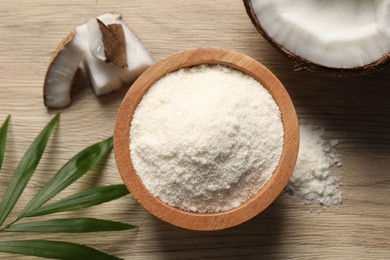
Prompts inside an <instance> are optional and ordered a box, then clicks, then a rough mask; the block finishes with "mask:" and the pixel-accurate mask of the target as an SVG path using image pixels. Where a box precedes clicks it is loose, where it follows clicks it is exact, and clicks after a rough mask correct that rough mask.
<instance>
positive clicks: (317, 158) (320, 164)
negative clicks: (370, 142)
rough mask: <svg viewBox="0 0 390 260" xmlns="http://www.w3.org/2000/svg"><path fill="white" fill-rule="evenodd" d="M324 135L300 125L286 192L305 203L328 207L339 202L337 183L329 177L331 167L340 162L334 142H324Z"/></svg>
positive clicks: (313, 128)
mask: <svg viewBox="0 0 390 260" xmlns="http://www.w3.org/2000/svg"><path fill="white" fill-rule="evenodd" d="M323 132H324V130H323V129H322V128H318V127H315V126H311V125H301V127H300V144H299V154H298V160H297V164H296V166H295V169H294V172H293V174H292V177H291V179H290V182H289V183H288V185H287V187H286V190H287V191H288V192H289V193H291V194H293V195H294V196H296V197H297V198H299V199H302V200H304V201H305V202H306V203H319V204H321V205H325V206H330V205H337V204H340V203H341V201H342V196H341V193H340V191H339V190H338V186H339V181H338V180H337V179H336V178H335V177H333V175H332V174H331V167H332V166H334V165H337V166H341V161H340V159H339V158H338V157H337V154H336V153H335V151H334V148H335V146H336V145H337V141H336V140H332V141H330V142H327V141H325V140H324V139H322V135H323Z"/></svg>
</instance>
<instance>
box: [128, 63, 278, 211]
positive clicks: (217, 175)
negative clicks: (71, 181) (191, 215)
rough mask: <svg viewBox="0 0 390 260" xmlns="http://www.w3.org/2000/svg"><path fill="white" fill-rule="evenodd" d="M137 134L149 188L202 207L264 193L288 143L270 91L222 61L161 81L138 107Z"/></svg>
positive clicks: (185, 205) (222, 206)
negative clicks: (265, 185)
mask: <svg viewBox="0 0 390 260" xmlns="http://www.w3.org/2000/svg"><path fill="white" fill-rule="evenodd" d="M130 136H131V144H130V151H131V159H132V162H133V165H134V168H135V170H136V172H137V174H138V175H139V177H140V178H141V180H142V182H143V184H144V185H145V187H146V188H147V189H148V190H149V192H150V193H152V194H153V195H154V196H156V197H157V198H159V199H161V200H162V201H164V202H165V203H167V204H169V205H171V206H174V207H178V208H181V209H185V210H189V211H194V212H218V211H225V210H229V209H232V208H234V207H237V206H239V205H240V204H241V203H242V202H244V201H245V200H247V199H248V198H250V197H251V196H252V195H254V194H255V193H256V192H258V191H259V190H260V189H261V187H263V185H264V184H265V183H266V182H267V181H268V180H269V179H270V177H271V176H272V173H273V171H274V170H275V168H276V166H277V164H278V161H279V159H280V156H281V152H282V148H283V141H284V139H283V125H282V121H281V117H280V111H279V108H278V106H277V105H276V103H275V101H274V100H273V98H272V96H271V95H270V94H269V93H268V91H267V90H266V89H265V88H264V87H263V86H262V85H261V84H260V83H259V82H258V81H256V80H255V79H253V78H252V77H250V76H248V75H246V74H244V73H242V72H240V71H237V70H234V69H231V68H228V67H224V66H219V65H207V66H206V65H201V66H196V67H192V68H186V69H181V70H178V71H175V72H172V73H170V74H168V75H166V76H165V77H163V78H161V79H160V80H158V81H157V82H156V83H155V84H154V85H153V86H152V87H151V88H150V89H149V91H148V92H147V93H146V95H145V96H144V97H143V99H142V100H141V102H140V104H139V105H138V107H137V110H136V112H135V113H134V117H133V120H132V122H131V128H130Z"/></svg>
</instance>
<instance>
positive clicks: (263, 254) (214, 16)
mask: <svg viewBox="0 0 390 260" xmlns="http://www.w3.org/2000/svg"><path fill="white" fill-rule="evenodd" d="M0 6H1V7H0V9H1V12H0V36H1V38H0V62H1V63H0V121H1V122H2V121H3V120H4V119H5V117H6V116H7V115H8V114H11V115H12V121H11V124H10V132H9V138H8V143H7V145H8V146H7V150H6V157H5V163H4V165H3V170H2V173H1V175H0V192H2V191H3V190H4V188H5V185H6V184H7V183H8V181H9V179H10V177H11V175H12V173H13V169H14V168H15V166H16V164H17V162H18V160H19V159H20V158H21V156H22V154H23V153H24V151H25V150H26V149H27V147H28V146H29V144H30V142H31V141H32V139H33V138H34V137H35V136H36V135H37V133H38V132H39V131H40V130H41V129H42V127H43V126H44V125H45V124H46V122H48V121H49V119H50V118H51V117H52V116H53V115H54V114H55V113H56V112H58V111H48V110H47V109H46V108H45V107H44V106H43V101H42V83H43V79H44V76H45V72H46V66H47V63H48V61H49V59H50V56H51V54H52V52H53V50H54V49H55V48H56V46H57V44H58V42H59V41H60V40H61V39H62V38H63V37H64V36H65V35H66V34H67V33H68V32H69V31H70V30H71V29H72V28H73V27H74V26H76V25H78V24H80V23H83V22H84V21H85V20H86V19H88V18H90V17H93V16H96V15H98V14H101V13H103V12H106V11H117V12H120V13H122V14H123V16H124V18H125V20H126V21H127V22H128V23H129V25H130V26H131V27H132V28H133V29H134V31H135V32H136V33H137V34H138V36H139V37H140V38H141V39H142V41H143V42H144V44H145V46H146V47H147V48H148V50H149V51H150V52H151V54H152V55H153V56H154V57H155V59H160V58H163V57H166V56H167V55H169V54H171V53H173V52H176V51H178V50H182V49H186V48H191V47H200V46H216V47H226V48H231V49H234V50H237V51H240V52H243V53H245V54H248V55H250V56H252V57H254V58H256V59H258V60H259V61H260V62H262V63H263V64H264V65H266V66H267V67H269V68H270V69H271V70H272V71H273V72H274V73H275V74H276V75H277V76H278V77H279V78H280V80H281V81H282V82H283V84H284V85H285V87H286V88H287V90H288V92H289V93H290V95H291V97H292V99H293V101H294V103H295V106H296V109H297V111H298V114H299V119H300V121H301V122H304V123H312V124H319V125H322V126H324V127H325V129H326V132H325V138H327V139H338V140H339V141H340V145H339V146H338V148H337V150H338V152H339V153H340V156H341V160H342V162H343V166H342V167H341V168H338V169H333V173H334V174H335V175H337V176H339V177H340V178H341V180H342V182H343V184H344V185H343V187H342V188H341V189H342V191H343V197H344V201H343V204H342V205H340V206H337V207H331V208H327V209H323V208H321V207H320V206H316V205H311V206H310V205H304V204H303V203H302V202H300V201H297V200H295V199H294V198H291V197H290V196H288V195H287V194H282V195H281V196H280V197H279V198H278V199H277V200H276V201H275V202H274V203H273V204H272V205H271V206H270V207H269V208H268V209H267V210H265V211H264V212H263V213H261V214H260V215H258V216H257V217H255V218H254V219H252V220H251V221H248V222H247V223H244V224H242V225H240V226H237V227H235V228H232V229H228V230H223V231H216V232H195V231H187V230H183V229H180V228H176V227H174V226H171V225H169V224H166V223H164V222H162V221H160V220H158V219H156V218H155V217H153V216H152V215H150V214H149V213H148V212H146V211H145V210H144V209H143V208H142V207H141V206H140V205H138V204H137V202H135V201H134V199H133V198H132V197H131V196H127V197H124V198H121V199H119V200H117V201H114V202H111V203H108V204H103V205H101V206H97V207H94V208H89V209H85V210H80V211H74V212H71V213H64V214H58V216H73V217H74V216H91V217H100V218H105V219H112V220H118V221H124V222H128V223H133V224H136V225H138V226H139V229H138V231H124V232H112V233H102V234H95V233H90V234H81V235H75V234H73V235H72V234H70V235H69V234H54V235H53V234H38V235H37V234H32V233H29V234H10V233H0V240H5V239H31V238H41V239H52V240H64V241H73V242H78V243H84V244H87V245H89V246H92V247H95V248H97V249H99V250H102V251H105V252H107V253H110V254H114V255H116V256H119V257H123V258H125V259H181V258H215V257H221V258H223V259H237V258H240V257H242V258H243V259H285V258H296V259H389V258H390V199H389V197H390V170H389V169H390V68H387V69H384V70H382V71H378V72H375V73H372V74H370V75H369V76H366V77H359V78H345V79H336V78H328V77H324V76H321V75H318V74H313V73H309V72H305V71H298V72H294V71H292V68H293V65H292V64H291V62H290V61H289V60H287V59H286V58H285V57H283V56H282V55H281V54H280V53H278V52H276V51H275V50H274V49H273V48H272V47H271V46H270V45H269V44H268V43H267V42H266V41H265V40H264V39H263V38H262V37H261V36H260V35H259V34H258V33H257V32H256V30H255V28H254V26H253V25H252V24H251V22H250V20H249V19H248V17H247V15H246V13H245V10H244V7H243V4H242V3H241V2H240V1H223V0H216V1H194V0H187V1H175V0H165V1H159V0H149V1H106V0H95V1H91V0H86V1H75V0H69V1H54V0H46V1H44V0H40V1H28V0H23V1H22V0H15V1H10V0H2V1H1V4H0ZM75 83H76V90H75V93H74V98H73V104H72V105H71V106H70V107H69V108H67V109H64V110H61V111H60V112H61V122H60V124H59V126H58V127H57V129H56V130H55V132H54V135H53V136H52V139H51V140H50V142H49V145H48V147H47V151H46V153H45V154H44V156H43V158H42V160H41V164H40V166H39V167H38V169H37V172H36V174H35V175H34V176H33V178H32V180H31V182H30V184H29V186H28V187H27V189H26V190H25V192H24V193H23V194H22V197H21V199H20V202H19V203H18V204H17V207H16V209H15V211H14V212H13V213H12V216H16V214H17V213H18V211H19V210H20V209H21V208H22V207H23V206H24V205H25V203H27V201H28V200H29V199H30V198H31V196H32V195H33V194H35V193H36V192H37V190H38V189H39V188H40V187H42V185H43V184H44V183H45V181H46V180H47V178H48V176H50V175H51V174H53V173H54V172H55V171H56V170H57V169H58V168H59V167H60V166H61V165H63V164H64V163H65V162H66V161H67V160H68V159H69V158H70V157H71V156H72V155H73V154H75V153H76V152H78V151H79V150H80V149H82V148H84V147H86V146H87V145H89V144H92V143H94V142H96V141H99V140H102V139H103V138H105V137H108V136H110V135H112V130H113V125H114V120H115V116H116V112H117V109H118V107H119V103H120V101H121V99H122V97H123V96H124V94H125V92H126V89H123V90H121V91H118V92H116V93H113V94H109V95H106V96H102V97H96V96H95V95H94V94H93V93H92V91H91V89H90V88H89V86H88V80H87V78H86V77H85V75H84V74H82V73H79V74H78V76H77V79H76V82H75ZM117 183H121V179H120V177H119V174H118V171H117V169H116V166H115V162H114V158H113V156H112V155H111V156H110V157H109V158H108V160H107V162H106V163H105V165H104V166H100V167H98V168H97V169H95V170H94V171H92V172H91V173H90V174H88V175H86V176H85V177H83V178H82V179H80V180H79V181H78V182H77V183H76V184H74V185H72V186H71V187H69V188H68V189H67V190H66V191H64V192H63V194H61V196H65V195H69V194H71V193H74V192H76V191H80V190H82V189H85V188H87V187H92V186H96V185H100V184H117ZM0 194H1V193H0ZM61 196H60V197H61ZM0 258H1V259H26V258H28V257H23V256H20V257H18V256H16V255H9V254H0Z"/></svg>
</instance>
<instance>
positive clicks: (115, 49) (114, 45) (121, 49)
mask: <svg viewBox="0 0 390 260" xmlns="http://www.w3.org/2000/svg"><path fill="white" fill-rule="evenodd" d="M96 20H97V22H98V25H99V29H100V31H101V32H102V40H103V45H104V54H105V55H106V62H107V63H113V64H115V65H116V66H118V67H120V68H122V69H124V68H127V66H128V64H127V54H126V39H125V34H124V31H123V27H122V25H121V24H109V25H107V26H106V25H105V24H104V23H103V22H102V21H100V20H99V19H97V18H96Z"/></svg>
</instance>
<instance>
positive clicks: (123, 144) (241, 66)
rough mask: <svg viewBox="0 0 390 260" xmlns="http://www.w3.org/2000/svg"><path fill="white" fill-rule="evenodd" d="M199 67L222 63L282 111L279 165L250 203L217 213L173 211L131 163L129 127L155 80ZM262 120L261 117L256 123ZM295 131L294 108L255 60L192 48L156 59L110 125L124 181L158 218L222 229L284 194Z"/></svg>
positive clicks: (295, 147)
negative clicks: (254, 84)
mask: <svg viewBox="0 0 390 260" xmlns="http://www.w3.org/2000/svg"><path fill="white" fill-rule="evenodd" d="M201 64H220V65H226V66H229V67H231V68H234V69H237V70H239V71H242V72H243V73H246V74H248V75H250V76H252V77H253V78H254V79H256V80H257V81H259V82H260V83H261V84H262V85H263V86H264V88H266V89H267V90H268V92H269V93H270V94H271V95H272V97H273V98H274V100H275V102H276V104H277V105H278V107H279V109H280V113H281V117H282V118H281V120H282V123H283V128H284V144H283V151H282V154H281V158H280V160H279V164H278V166H277V167H276V169H275V171H274V173H273V175H272V177H271V179H270V180H269V181H268V182H267V183H266V184H265V185H264V187H262V188H261V189H260V190H259V191H258V192H257V193H256V194H255V195H253V196H252V197H251V198H250V199H248V200H246V201H245V202H243V203H242V204H241V205H240V206H239V207H236V208H234V209H231V210H228V211H224V212H215V213H196V212H189V211H185V210H181V209H178V208H175V207H171V206H169V205H168V204H166V203H164V202H162V201H161V200H159V199H157V198H156V197H155V196H153V195H152V194H151V193H149V192H148V190H147V189H146V188H145V186H144V185H143V183H142V180H141V179H140V178H139V176H138V175H137V173H136V170H135V169H134V166H133V164H132V162H131V155H130V149H129V147H130V143H131V139H130V140H129V136H130V125H131V121H132V119H133V116H134V112H135V111H136V109H137V106H138V105H139V103H140V102H141V99H142V97H143V96H144V95H145V94H146V93H147V91H148V90H149V89H150V87H152V86H153V84H154V83H155V82H157V81H158V80H159V79H161V78H162V77H164V76H165V75H167V74H168V73H171V72H173V71H176V70H178V69H181V68H187V67H192V66H197V65H201ZM259 120H261V119H259ZM298 146H299V127H298V119H297V115H296V113H295V109H294V105H293V104H292V102H291V99H290V97H289V95H288V94H287V91H286V90H285V88H284V87H283V85H282V83H280V81H279V80H278V79H277V78H276V77H275V75H273V74H272V72H270V71H269V70H268V69H267V68H265V67H264V66H263V65H262V64H260V63H259V62H258V61H256V60H255V59H253V58H251V57H249V56H247V55H244V54H242V53H239V52H235V51H231V50H228V49H223V48H194V49H188V50H185V51H181V52H178V53H175V54H172V55H170V56H169V57H167V58H165V59H162V60H160V61H158V62H157V63H156V64H154V65H153V66H151V67H150V68H149V69H148V70H147V71H145V72H144V73H143V74H142V75H141V76H140V77H139V78H138V79H137V80H136V81H135V82H134V84H133V85H132V86H131V88H130V90H129V91H128V92H127V94H126V96H125V97H124V99H123V101H122V103H121V105H120V108H119V112H118V115H117V119H116V123H115V127H114V154H115V159H116V163H117V165H118V170H119V172H120V174H121V176H122V179H123V181H124V183H125V184H126V186H127V187H128V189H129V191H130V192H131V194H132V195H133V196H134V198H135V199H136V200H137V201H138V202H139V203H140V204H141V205H142V206H143V207H144V208H145V209H147V210H148V211H149V212H151V213H152V214H153V215H155V216H157V217H158V218H160V219H162V220H164V221H166V222H168V223H170V224H173V225H176V226H178V227H183V228H187V229H191V230H204V231H210V230H220V229H225V228H229V227H232V226H236V225H239V224H241V223H243V222H245V221H247V220H249V219H251V218H253V217H254V216H256V215H258V214H259V213H260V212H261V211H263V210H264V209H265V208H266V207H268V206H269V205H270V204H271V203H272V202H273V201H274V200H275V199H276V197H278V196H279V195H280V193H281V192H282V191H283V189H284V187H285V186H286V185H287V182H288V180H289V179H290V177H291V174H292V171H293V169H294V166H295V162H296V159H297V155H298Z"/></svg>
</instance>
